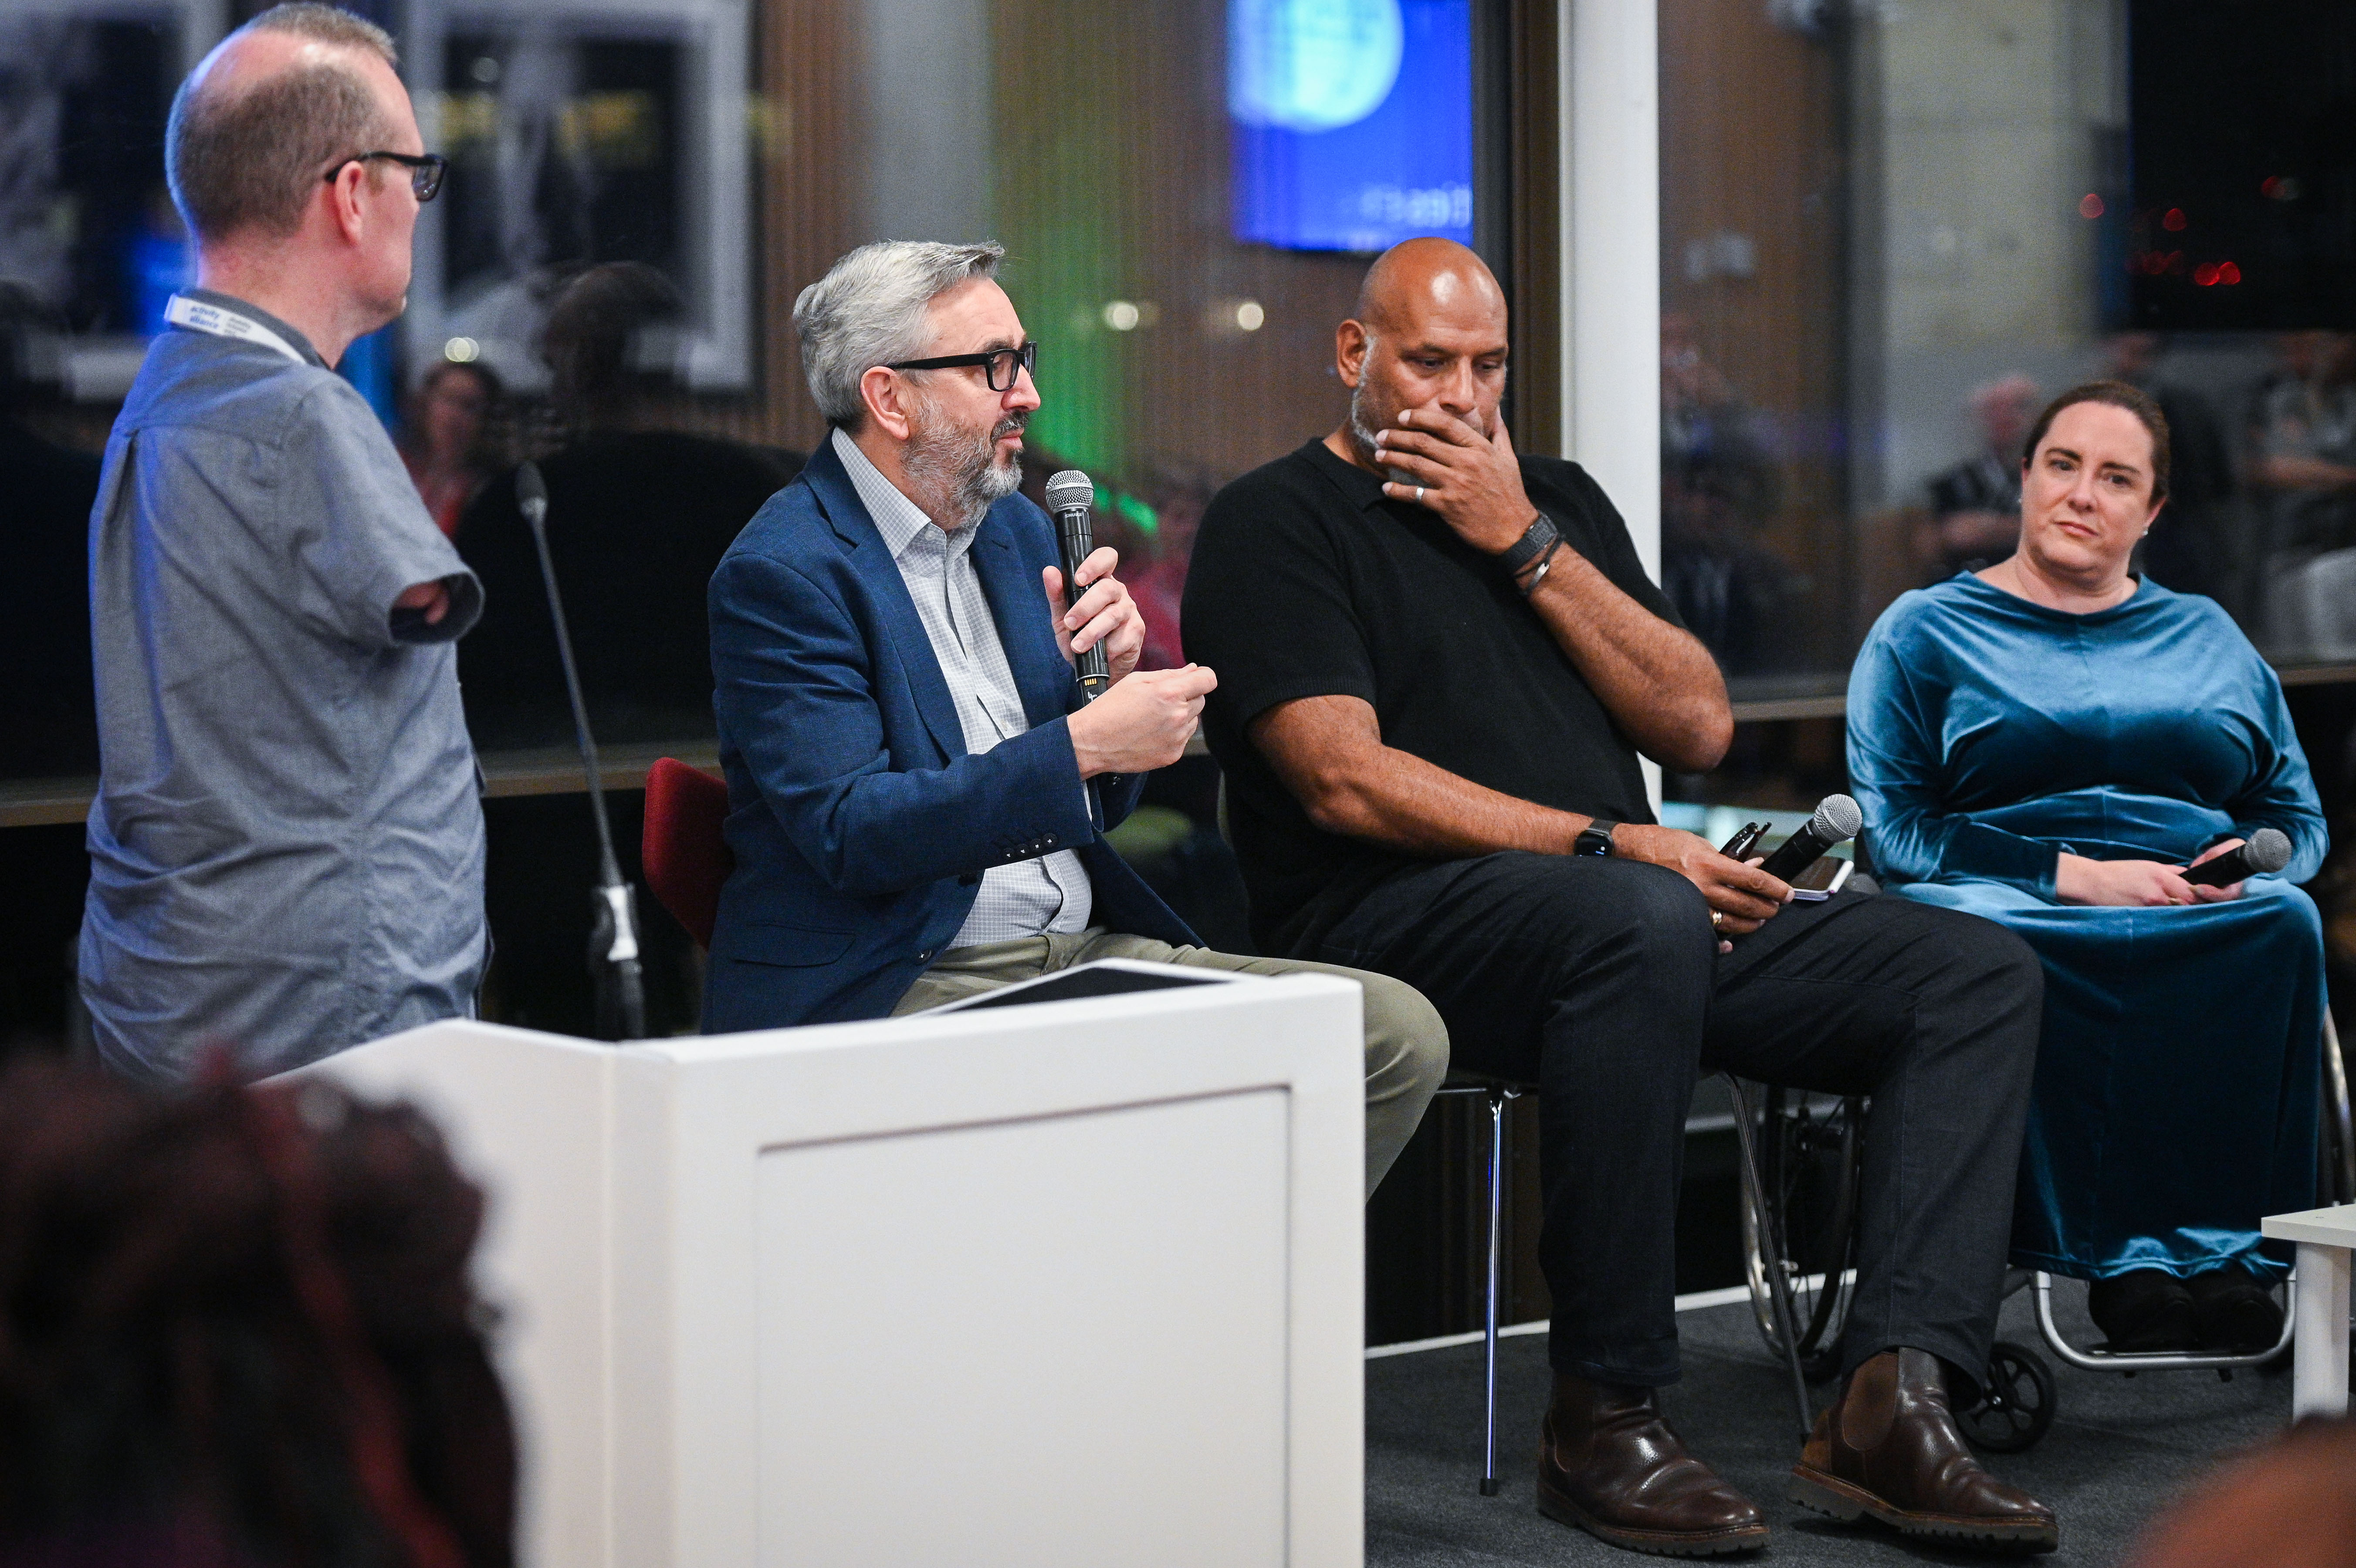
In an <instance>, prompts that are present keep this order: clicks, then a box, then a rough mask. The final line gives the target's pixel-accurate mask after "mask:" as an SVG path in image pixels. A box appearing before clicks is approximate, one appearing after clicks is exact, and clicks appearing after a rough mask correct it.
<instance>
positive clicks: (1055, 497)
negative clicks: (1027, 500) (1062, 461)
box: [1047, 468, 1097, 512]
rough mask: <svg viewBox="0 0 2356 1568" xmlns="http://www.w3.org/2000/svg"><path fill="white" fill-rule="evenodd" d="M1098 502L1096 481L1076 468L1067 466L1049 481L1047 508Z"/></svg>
mask: <svg viewBox="0 0 2356 1568" xmlns="http://www.w3.org/2000/svg"><path fill="white" fill-rule="evenodd" d="M1096 504H1097V486H1096V482H1095V481H1094V480H1092V479H1090V478H1089V477H1088V476H1087V475H1085V474H1083V473H1081V472H1080V471H1079V470H1078V469H1076V468H1066V469H1065V470H1064V471H1063V472H1062V473H1061V474H1057V475H1054V476H1053V477H1052V478H1050V479H1049V480H1048V481H1047V509H1048V510H1049V511H1051V512H1060V511H1063V510H1064V509H1065V508H1066V507H1093V506H1095V505H1096Z"/></svg>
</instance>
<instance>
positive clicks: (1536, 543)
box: [1497, 512, 1562, 577]
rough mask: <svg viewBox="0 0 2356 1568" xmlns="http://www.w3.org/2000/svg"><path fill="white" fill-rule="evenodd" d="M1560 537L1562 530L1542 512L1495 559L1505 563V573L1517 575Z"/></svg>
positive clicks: (1510, 575) (1511, 575)
mask: <svg viewBox="0 0 2356 1568" xmlns="http://www.w3.org/2000/svg"><path fill="white" fill-rule="evenodd" d="M1561 538H1562V531H1561V530H1560V529H1558V528H1556V527H1555V526H1554V523H1553V520H1552V519H1550V518H1549V517H1547V515H1546V514H1545V513H1544V512H1541V513H1539V514H1538V515H1537V519H1536V520H1535V521H1533V522H1532V523H1531V524H1530V526H1529V527H1528V528H1525V529H1523V530H1522V537H1521V538H1520V539H1515V541H1514V542H1513V543H1512V544H1509V545H1507V546H1506V547H1505V549H1504V550H1503V551H1502V552H1500V553H1499V555H1498V557H1497V559H1498V560H1501V561H1503V562H1505V575H1506V576H1508V577H1517V576H1519V575H1520V574H1521V573H1522V572H1524V571H1527V570H1528V568H1529V564H1530V562H1532V561H1534V560H1537V559H1538V557H1540V556H1542V555H1544V554H1546V552H1547V551H1548V550H1550V549H1553V548H1554V547H1555V545H1556V544H1557V542H1558V541H1559V540H1560V539H1561Z"/></svg>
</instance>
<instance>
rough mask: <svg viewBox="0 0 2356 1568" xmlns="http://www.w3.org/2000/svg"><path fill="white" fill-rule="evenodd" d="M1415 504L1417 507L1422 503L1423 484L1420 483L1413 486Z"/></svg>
mask: <svg viewBox="0 0 2356 1568" xmlns="http://www.w3.org/2000/svg"><path fill="white" fill-rule="evenodd" d="M1415 504H1416V505H1417V506H1419V507H1420V506H1422V505H1423V486H1422V485H1417V486H1416V487H1415Z"/></svg>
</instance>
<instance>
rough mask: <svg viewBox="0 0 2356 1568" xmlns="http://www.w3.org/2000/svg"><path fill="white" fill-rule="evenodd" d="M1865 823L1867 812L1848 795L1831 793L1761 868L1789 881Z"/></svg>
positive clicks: (1778, 878)
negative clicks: (1860, 809) (1860, 808)
mask: <svg viewBox="0 0 2356 1568" xmlns="http://www.w3.org/2000/svg"><path fill="white" fill-rule="evenodd" d="M1864 826H1865V813H1863V812H1862V811H1859V810H1858V808H1857V802H1855V801H1853V800H1851V799H1849V797H1848V796H1847V795H1826V796H1825V798H1824V799H1822V800H1820V801H1818V802H1817V803H1816V814H1815V816H1811V817H1810V818H1808V821H1807V825H1806V826H1805V827H1802V828H1801V829H1800V830H1799V831H1798V832H1797V833H1794V834H1793V835H1792V836H1791V837H1789V838H1786V839H1784V840H1783V844H1782V846H1781V847H1780V848H1777V849H1776V851H1775V852H1774V853H1773V854H1772V855H1770V856H1768V857H1767V860H1766V863H1765V864H1764V865H1762V866H1761V867H1760V868H1759V869H1761V870H1762V871H1764V872H1766V873H1767V874H1768V875H1769V876H1771V877H1773V878H1774V879H1775V880H1778V881H1783V882H1788V881H1790V880H1792V879H1793V878H1794V877H1796V876H1798V875H1799V874H1800V873H1801V872H1802V871H1804V870H1806V869H1808V868H1809V867H1810V866H1813V865H1815V863H1816V862H1817V861H1818V860H1820V859H1823V858H1824V853H1825V851H1826V850H1827V849H1829V848H1832V847H1833V846H1834V845H1836V844H1838V843H1840V842H1841V841H1842V840H1843V839H1846V838H1853V837H1856V836H1857V830H1858V828H1860V827H1864Z"/></svg>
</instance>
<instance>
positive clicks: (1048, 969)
mask: <svg viewBox="0 0 2356 1568" xmlns="http://www.w3.org/2000/svg"><path fill="white" fill-rule="evenodd" d="M1098 958H1135V959H1139V960H1141V961H1143V962H1145V963H1149V964H1180V965H1190V966H1192V967H1194V968H1198V969H1227V970H1232V971H1235V972H1237V973H1240V974H1245V975H1301V974H1318V975H1338V976H1341V977H1342V978H1344V979H1345V980H1355V981H1356V982H1358V984H1359V986H1360V987H1362V988H1363V989H1364V991H1365V1032H1366V1191H1367V1193H1368V1195H1369V1196H1371V1195H1372V1194H1373V1192H1374V1190H1375V1189H1376V1187H1378V1186H1380V1185H1381V1184H1382V1179H1383V1175H1384V1173H1385V1172H1387V1171H1388V1170H1389V1169H1390V1168H1391V1162H1392V1161H1393V1160H1395V1159H1397V1158H1398V1155H1399V1150H1401V1149H1403V1148H1405V1147H1407V1140H1408V1138H1410V1137H1412V1136H1415V1129H1416V1125H1417V1124H1418V1123H1419V1122H1421V1121H1422V1120H1423V1110H1424V1107H1425V1106H1426V1105H1429V1104H1431V1094H1432V1091H1433V1090H1435V1089H1438V1088H1439V1087H1440V1080H1441V1079H1442V1078H1444V1077H1446V1076H1447V1075H1448V1026H1447V1025H1445V1024H1443V1023H1441V1022H1440V1013H1439V1011H1438V1010H1437V1009H1436V1008H1433V1007H1432V1005H1431V1004H1430V1002H1427V1001H1425V1000H1424V999H1423V993H1422V992H1420V991H1419V990H1417V989H1416V988H1415V987H1412V986H1410V985H1408V983H1407V982H1406V981H1404V980H1394V979H1392V978H1391V977H1390V976H1387V975H1374V974H1369V973H1367V972H1366V971H1365V970H1363V969H1344V968H1343V967H1342V966H1341V965H1337V964H1312V963H1310V962H1308V961H1307V960H1305V959H1300V958H1245V957H1241V956H1238V955H1236V954H1233V953H1214V952H1212V951H1211V950H1210V949H1209V948H1207V947H1173V946H1171V945H1170V944H1168V943H1166V942H1155V941H1152V940H1151V939H1149V938H1147V937H1142V936H1123V935H1121V934H1120V933H1119V932H1112V931H1103V930H1099V929H1098V928H1096V927H1093V926H1092V927H1090V928H1089V929H1087V931H1076V932H1073V933H1070V934H1069V935H1063V936H1025V937H1018V938H1017V939H1015V940H1014V941H1012V942H984V943H978V944H975V945H973V946H971V947H952V948H950V949H949V950H948V952H946V953H944V954H942V955H940V958H939V959H938V961H937V962H936V963H935V964H934V965H933V966H932V967H931V968H929V969H927V970H926V971H925V972H924V973H923V974H922V975H919V976H916V984H915V985H913V986H911V987H908V994H907V995H906V996H905V997H901V998H900V1001H899V1005H898V1006H896V1007H894V1008H893V1009H892V1016H893V1017H894V1018H898V1017H900V1016H901V1015H902V1014H904V1013H919V1012H922V1011H924V1010H925V1009H926V1008H937V1007H939V1006H940V1005H941V1004H942V1003H944V1002H954V1001H957V1000H958V999H959V998H960V997H972V996H979V995H980V994H981V993H982V992H984V991H994V990H996V989H997V988H998V987H1001V986H1011V985H1013V984H1014V983H1015V982H1016V981H1018V980H1033V979H1036V978H1038V977H1039V976H1042V975H1046V974H1052V973H1053V972H1054V971H1055V970H1057V969H1068V968H1070V967H1071V966H1072V965H1075V964H1086V963H1088V962H1090V961H1091V960H1093V959H1098Z"/></svg>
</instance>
